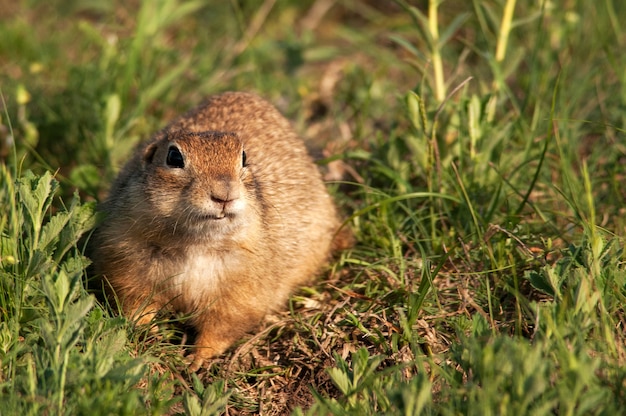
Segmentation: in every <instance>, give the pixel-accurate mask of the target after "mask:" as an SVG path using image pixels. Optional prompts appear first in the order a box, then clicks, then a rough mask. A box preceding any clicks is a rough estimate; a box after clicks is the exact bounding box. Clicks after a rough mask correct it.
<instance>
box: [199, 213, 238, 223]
mask: <svg viewBox="0 0 626 416" xmlns="http://www.w3.org/2000/svg"><path fill="white" fill-rule="evenodd" d="M233 217H235V214H231V213H228V212H220V213H219V214H203V215H198V216H197V217H196V218H197V220H198V221H199V222H203V221H219V220H225V219H229V218H233Z"/></svg>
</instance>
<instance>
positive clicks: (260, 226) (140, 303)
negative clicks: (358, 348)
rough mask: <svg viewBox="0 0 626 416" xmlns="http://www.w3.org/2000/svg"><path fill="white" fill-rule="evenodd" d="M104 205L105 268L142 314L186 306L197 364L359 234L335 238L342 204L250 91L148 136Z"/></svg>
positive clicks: (97, 263) (97, 248)
mask: <svg viewBox="0 0 626 416" xmlns="http://www.w3.org/2000/svg"><path fill="white" fill-rule="evenodd" d="M244 153H245V155H244ZM101 209H102V211H104V213H105V214H106V219H105V220H104V221H103V223H102V224H101V225H100V226H99V227H98V229H97V230H96V233H95V234H94V237H93V240H92V247H93V248H92V260H93V262H94V267H95V271H96V273H98V274H100V275H102V276H103V277H104V278H105V279H106V280H107V281H108V283H109V284H110V286H111V288H112V289H113V290H114V291H115V294H116V296H117V298H118V299H119V300H120V302H121V304H122V309H123V311H124V313H125V314H126V315H127V316H129V317H131V318H133V319H136V320H137V321H138V322H139V323H148V322H149V321H150V320H151V318H152V317H153V316H154V314H155V313H156V312H157V311H158V310H160V309H162V308H169V309H172V310H174V311H178V312H183V313H185V314H188V315H189V316H190V319H191V323H192V325H193V326H194V327H195V328H196V330H197V332H198V336H197V339H196V348H195V354H194V356H195V360H194V363H193V365H192V369H194V370H195V369H197V368H198V367H199V366H200V365H201V364H202V362H203V361H204V360H205V359H207V358H210V357H214V356H216V355H219V354H221V353H223V352H224V351H225V350H226V349H227V348H228V347H229V346H230V345H231V344H232V343H233V342H234V341H236V340H237V339H238V338H240V337H241V336H242V335H243V334H244V333H245V332H247V331H249V330H251V329H253V328H254V327H255V326H256V325H257V324H258V323H259V322H260V321H261V319H262V317H263V316H264V315H265V314H266V313H267V312H268V311H270V310H273V309H276V308H279V307H281V306H283V304H284V303H285V302H286V300H287V298H288V296H289V294H290V293H291V292H292V291H293V290H294V289H296V288H297V287H298V286H299V285H302V284H304V283H306V282H308V281H309V280H310V279H311V278H312V277H313V276H314V275H315V274H316V272H318V270H319V269H320V267H322V266H323V265H324V263H325V262H326V261H327V259H328V257H329V253H330V251H331V249H332V248H342V247H345V246H347V245H348V242H349V240H350V237H349V235H348V233H340V234H339V237H336V232H337V230H338V228H339V226H340V223H339V221H338V217H337V213H336V210H335V206H334V204H333V201H332V199H331V197H330V195H329V194H328V192H327V191H326V188H325V186H324V184H323V182H322V179H321V176H320V173H319V171H318V169H317V167H316V165H315V164H314V163H313V161H312V160H311V158H310V156H309V155H308V153H307V151H306V148H305V146H304V144H303V142H302V141H301V140H300V138H299V137H298V136H297V135H296V133H295V132H294V130H293V129H292V128H291V126H290V124H289V122H288V121H287V120H286V119H285V118H284V117H283V116H282V115H281V114H280V113H279V112H278V111H277V110H276V109H275V108H274V107H273V106H272V105H271V104H269V103H267V102H266V101H264V100H262V99H261V98H259V97H257V96H256V95H253V94H248V93H225V94H222V95H219V96H215V97H213V98H211V99H210V100H209V101H208V102H206V103H205V104H203V105H201V106H200V107H198V108H197V109H195V110H193V111H191V112H190V113H188V114H186V115H184V116H182V117H181V118H179V119H177V120H175V121H174V122H172V123H171V124H170V125H168V126H167V127H165V128H164V129H163V130H161V131H160V132H158V133H157V134H156V135H155V136H154V137H153V138H152V139H151V140H149V141H148V142H147V143H144V144H143V145H140V146H139V148H138V149H137V151H136V152H135V154H134V156H133V157H132V159H131V160H130V161H129V162H128V163H127V164H126V165H125V167H124V168H123V169H122V171H121V173H120V174H119V177H118V178H117V180H116V181H115V183H114V184H113V186H112V188H111V191H110V195H109V197H108V199H107V200H106V201H105V202H104V203H103V205H102V208H101ZM334 237H335V241H334V242H333V238H334Z"/></svg>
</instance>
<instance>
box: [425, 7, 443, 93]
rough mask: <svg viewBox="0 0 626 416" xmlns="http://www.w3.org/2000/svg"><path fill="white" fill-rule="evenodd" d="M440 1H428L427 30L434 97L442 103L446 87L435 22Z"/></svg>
mask: <svg viewBox="0 0 626 416" xmlns="http://www.w3.org/2000/svg"><path fill="white" fill-rule="evenodd" d="M440 2H441V0H429V1H428V30H429V31H430V36H431V38H432V45H431V53H432V59H433V71H434V73H435V97H436V98H437V101H439V102H442V101H443V100H444V99H445V98H446V85H445V82H444V77H443V64H442V62H441V54H440V52H439V27H438V22H437V7H438V6H439V3H440Z"/></svg>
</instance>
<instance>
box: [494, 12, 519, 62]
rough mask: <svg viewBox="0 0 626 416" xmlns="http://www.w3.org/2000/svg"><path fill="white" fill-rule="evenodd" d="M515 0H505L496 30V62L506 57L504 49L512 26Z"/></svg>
mask: <svg viewBox="0 0 626 416" xmlns="http://www.w3.org/2000/svg"><path fill="white" fill-rule="evenodd" d="M515 1H516V0H506V4H505V6H504V13H503V14H502V22H501V24H500V30H499V32H498V43H497V44H496V62H502V61H504V58H505V57H506V49H507V45H508V42H509V34H510V33H511V27H512V24H511V23H512V22H513V14H514V12H515Z"/></svg>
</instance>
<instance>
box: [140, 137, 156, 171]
mask: <svg viewBox="0 0 626 416" xmlns="http://www.w3.org/2000/svg"><path fill="white" fill-rule="evenodd" d="M157 147H158V146H157V143H156V142H153V143H150V144H149V145H148V146H146V147H145V148H144V149H143V157H142V158H141V162H142V165H143V166H144V167H145V166H147V165H149V164H151V163H152V161H153V160H154V154H155V153H156V151H157Z"/></svg>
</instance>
